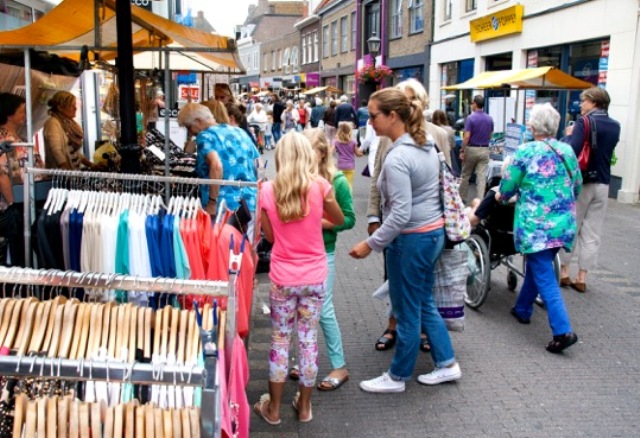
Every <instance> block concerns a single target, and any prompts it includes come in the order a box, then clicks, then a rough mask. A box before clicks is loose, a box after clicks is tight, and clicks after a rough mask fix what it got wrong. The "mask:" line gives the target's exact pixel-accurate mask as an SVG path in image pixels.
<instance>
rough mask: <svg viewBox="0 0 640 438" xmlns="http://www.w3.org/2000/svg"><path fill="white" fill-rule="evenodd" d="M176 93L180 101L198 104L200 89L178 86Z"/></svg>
mask: <svg viewBox="0 0 640 438" xmlns="http://www.w3.org/2000/svg"><path fill="white" fill-rule="evenodd" d="M178 93H179V96H180V100H186V101H191V102H200V87H198V86H195V87H189V86H187V85H180V86H179V87H178Z"/></svg>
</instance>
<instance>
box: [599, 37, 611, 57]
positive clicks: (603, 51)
mask: <svg viewBox="0 0 640 438" xmlns="http://www.w3.org/2000/svg"><path fill="white" fill-rule="evenodd" d="M608 57H609V40H607V41H603V42H602V44H600V58H608Z"/></svg>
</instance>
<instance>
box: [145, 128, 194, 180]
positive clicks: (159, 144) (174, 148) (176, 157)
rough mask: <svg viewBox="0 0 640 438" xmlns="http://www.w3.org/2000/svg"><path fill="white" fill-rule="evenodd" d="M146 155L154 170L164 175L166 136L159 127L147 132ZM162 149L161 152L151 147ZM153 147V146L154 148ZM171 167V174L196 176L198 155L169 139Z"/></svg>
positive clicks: (155, 172) (157, 173)
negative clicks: (186, 150)
mask: <svg viewBox="0 0 640 438" xmlns="http://www.w3.org/2000/svg"><path fill="white" fill-rule="evenodd" d="M145 140H146V151H145V157H146V159H147V161H148V162H149V167H151V169H152V172H153V173H154V174H156V175H164V170H165V159H166V158H165V157H164V154H165V141H166V140H165V136H164V135H163V134H162V133H161V132H160V131H158V130H157V129H150V130H148V131H147V133H146V134H145ZM151 146H154V147H155V148H157V149H159V150H160V151H161V154H156V153H154V152H151V149H150V147H151ZM152 149H153V148H152ZM168 161H169V169H170V174H171V175H176V176H195V175H196V173H195V166H196V155H195V154H192V153H188V152H185V151H184V150H182V149H181V148H180V147H179V146H178V145H176V144H175V143H174V142H173V141H171V140H170V141H169V157H168Z"/></svg>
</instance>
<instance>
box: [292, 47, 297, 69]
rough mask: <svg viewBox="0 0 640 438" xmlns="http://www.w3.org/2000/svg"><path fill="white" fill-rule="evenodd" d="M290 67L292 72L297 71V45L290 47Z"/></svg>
mask: <svg viewBox="0 0 640 438" xmlns="http://www.w3.org/2000/svg"><path fill="white" fill-rule="evenodd" d="M291 67H292V68H293V73H297V72H298V47H297V46H295V47H294V48H293V49H291Z"/></svg>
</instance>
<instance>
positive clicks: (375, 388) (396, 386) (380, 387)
mask: <svg viewBox="0 0 640 438" xmlns="http://www.w3.org/2000/svg"><path fill="white" fill-rule="evenodd" d="M360 389H362V390H363V391H366V392H404V382H403V381H401V380H400V381H398V380H393V379H392V378H391V377H390V376H389V374H387V373H382V375H381V376H380V377H376V378H375V379H371V380H365V381H363V382H360Z"/></svg>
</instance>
